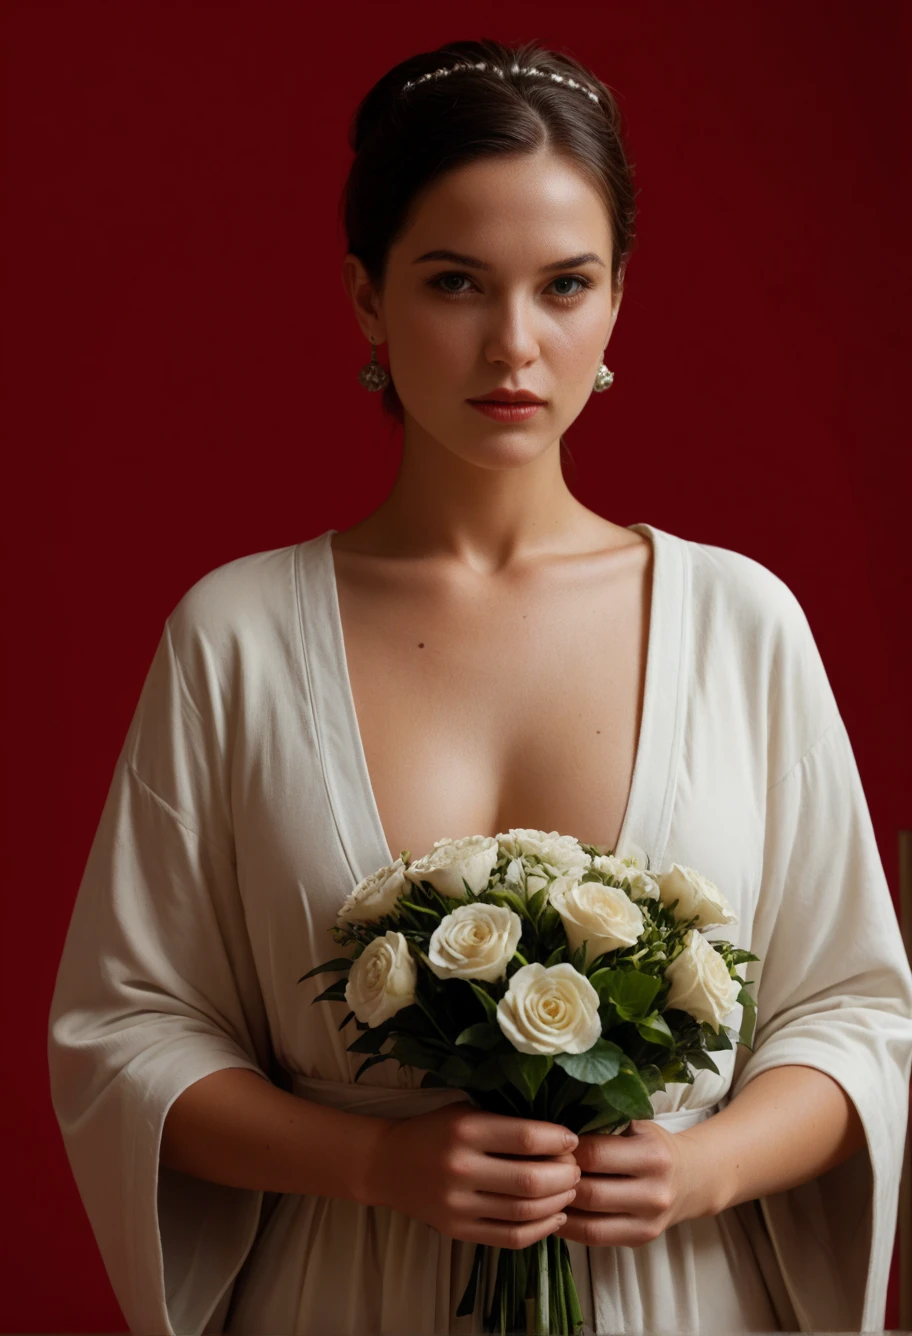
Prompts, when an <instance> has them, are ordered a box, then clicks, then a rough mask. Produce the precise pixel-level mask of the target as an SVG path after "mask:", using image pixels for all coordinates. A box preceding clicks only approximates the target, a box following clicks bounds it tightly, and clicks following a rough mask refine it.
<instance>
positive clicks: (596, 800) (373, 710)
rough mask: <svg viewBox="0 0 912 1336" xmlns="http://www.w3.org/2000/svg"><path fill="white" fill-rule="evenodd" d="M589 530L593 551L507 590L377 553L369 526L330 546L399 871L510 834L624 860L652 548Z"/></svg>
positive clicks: (602, 526) (488, 580)
mask: <svg viewBox="0 0 912 1336" xmlns="http://www.w3.org/2000/svg"><path fill="white" fill-rule="evenodd" d="M592 520H593V523H592V524H591V526H590V525H589V524H588V523H587V524H585V526H581V536H582V535H585V536H587V537H589V538H590V541H591V543H592V547H591V548H590V549H589V550H588V551H584V552H583V553H581V554H576V553H571V554H568V555H561V556H559V557H553V558H550V559H547V558H539V559H531V560H529V561H528V562H523V563H522V564H521V565H519V566H516V567H514V566H513V565H511V566H510V567H508V568H507V569H505V570H502V571H500V572H499V573H497V574H495V575H486V574H484V573H480V572H478V571H473V570H471V569H467V568H466V566H465V565H464V564H462V563H459V562H457V561H455V560H453V559H448V558H446V557H443V556H437V557H434V558H422V559H415V558H401V557H397V556H389V557H387V556H382V557H381V556H378V555H377V546H376V540H375V539H372V528H373V526H372V523H371V521H370V520H368V521H366V522H365V523H364V524H361V525H356V526H355V527H354V528H353V529H350V530H347V531H346V532H344V533H339V534H335V535H333V556H334V561H335V568H336V582H337V588H338V592H339V606H340V614H341V618H342V626H343V631H344V638H345V650H346V658H347V661H348V670H349V676H350V679H351V687H352V695H353V698H354V702H355V707H356V713H357V716H358V724H359V728H360V732H361V738H362V742H363V745H364V753H365V759H366V761H367V766H368V771H369V774H370V778H371V785H372V788H373V791H374V797H375V800H376V803H377V809H378V812H379V814H380V819H381V823H382V825H383V829H384V831H385V833H386V837H387V843H388V846H389V850H390V852H391V854H392V856H393V857H394V858H395V857H396V856H397V855H398V854H399V853H400V852H401V851H402V850H409V851H410V852H411V856H412V858H417V857H420V856H421V855H422V854H424V853H426V852H427V851H428V850H429V849H430V848H431V846H432V845H433V843H434V841H435V840H437V839H441V838H443V837H444V836H446V837H450V838H456V837H457V836H460V835H465V834H473V835H496V834H497V833H498V832H499V831H505V830H508V829H510V827H511V826H527V827H532V828H535V829H543V830H559V831H561V832H565V833H570V834H573V835H575V836H576V837H577V838H578V839H580V840H582V841H584V842H585V843H588V844H607V845H610V846H611V848H614V847H615V845H616V842H617V837H618V835H619V833H620V828H621V822H622V819H623V816H624V811H625V809H626V806H627V799H628V795H629V791H630V781H631V778H632V773H633V765H634V760H635V755H636V745H637V739H638V735H639V724H640V718H641V715H642V707H643V687H644V674H645V664H646V645H647V637H648V630H649V602H650V592H649V591H650V584H651V578H652V545H651V544H650V542H649V541H648V539H646V538H644V537H642V536H641V535H640V534H637V533H635V532H634V533H631V532H630V531H629V530H627V529H624V528H620V527H619V526H615V525H609V524H607V523H606V522H604V521H601V520H599V519H598V517H596V516H593V517H592ZM419 776H420V782H416V778H417V777H419Z"/></svg>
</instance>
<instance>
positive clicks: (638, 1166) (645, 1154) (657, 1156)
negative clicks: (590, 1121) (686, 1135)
mask: <svg viewBox="0 0 912 1336" xmlns="http://www.w3.org/2000/svg"><path fill="white" fill-rule="evenodd" d="M573 1155H574V1159H575V1160H576V1162H577V1164H578V1165H579V1167H580V1168H581V1169H582V1170H583V1172H584V1173H594V1174H643V1173H648V1172H649V1171H651V1170H652V1171H654V1170H656V1169H658V1168H659V1166H660V1165H662V1164H663V1163H665V1161H666V1159H667V1148H666V1147H665V1145H664V1144H663V1143H662V1141H661V1140H659V1139H657V1138H656V1136H655V1134H654V1132H644V1133H640V1134H636V1133H635V1134H634V1135H633V1136H629V1137H628V1136H604V1135H599V1134H597V1133H592V1134H587V1135H585V1136H582V1137H580V1143H579V1145H578V1146H577V1148H576V1150H575V1151H574V1152H573Z"/></svg>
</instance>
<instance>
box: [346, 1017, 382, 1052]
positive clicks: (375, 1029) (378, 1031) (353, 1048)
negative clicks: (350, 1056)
mask: <svg viewBox="0 0 912 1336" xmlns="http://www.w3.org/2000/svg"><path fill="white" fill-rule="evenodd" d="M388 1038H389V1029H388V1028H387V1026H386V1024H385V1023H384V1024H383V1025H376V1026H372V1027H371V1028H370V1029H368V1030H365V1031H364V1033H363V1034H361V1035H359V1036H358V1038H357V1039H356V1040H355V1041H354V1043H353V1044H349V1046H348V1048H347V1049H346V1052H347V1053H379V1052H380V1049H381V1048H382V1047H383V1045H384V1044H385V1043H386V1041H387V1039H388Z"/></svg>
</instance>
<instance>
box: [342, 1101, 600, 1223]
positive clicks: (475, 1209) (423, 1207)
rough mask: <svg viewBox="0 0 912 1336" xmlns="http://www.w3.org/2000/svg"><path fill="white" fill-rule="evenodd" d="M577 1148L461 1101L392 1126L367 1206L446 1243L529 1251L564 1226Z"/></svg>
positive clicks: (533, 1124)
mask: <svg viewBox="0 0 912 1336" xmlns="http://www.w3.org/2000/svg"><path fill="white" fill-rule="evenodd" d="M568 1137H572V1141H571V1142H570V1143H569V1144H568V1141H567V1138H568ZM578 1144H579V1138H578V1137H576V1136H574V1135H573V1134H572V1133H571V1132H569V1130H568V1129H567V1128H565V1127H561V1126H560V1125H559V1124H557V1123H549V1122H543V1121H541V1120H539V1119H535V1118H519V1117H511V1116H507V1115H504V1114H500V1113H486V1112H484V1111H483V1110H481V1109H478V1108H476V1106H475V1105H474V1104H471V1103H469V1102H468V1101H465V1100H462V1101H459V1102H458V1103H456V1102H454V1103H452V1104H446V1105H444V1106H443V1107H442V1108H439V1109H435V1110H433V1111H432V1112H430V1113H421V1114H417V1115H416V1116H415V1117H413V1118H399V1119H396V1118H391V1119H389V1121H388V1126H387V1128H386V1131H385V1134H384V1135H383V1136H382V1137H381V1138H380V1140H379V1144H378V1154H377V1157H376V1161H375V1163H374V1164H373V1165H372V1167H371V1174H372V1176H371V1183H370V1189H369V1192H368V1199H369V1201H370V1203H371V1204H372V1205H383V1206H390V1207H392V1208H393V1209H395V1210H397V1211H402V1212H403V1213H404V1214H405V1215H410V1216H414V1217H416V1218H417V1219H419V1220H423V1221H425V1223H426V1224H428V1225H431V1226H433V1228H434V1229H437V1230H439V1231H440V1232H441V1233H442V1234H447V1235H449V1237H450V1238H453V1239H464V1240H466V1241H467V1242H469V1243H487V1244H491V1245H493V1246H495V1247H500V1248H528V1247H529V1246H530V1245H531V1244H533V1243H537V1242H538V1240H539V1239H542V1238H544V1237H545V1236H546V1235H548V1234H552V1233H553V1232H554V1231H555V1230H556V1229H560V1227H561V1225H562V1224H563V1222H564V1219H565V1218H566V1217H561V1216H560V1213H561V1212H562V1211H563V1209H564V1207H566V1206H568V1205H569V1204H570V1202H572V1200H573V1198H574V1197H575V1196H576V1192H575V1186H576V1184H577V1182H578V1181H579V1178H580V1170H579V1168H578V1166H577V1163H576V1160H575V1159H574V1157H573V1153H572V1152H573V1149H574V1148H575V1147H576V1146H577V1145H578ZM536 1157H540V1158H536Z"/></svg>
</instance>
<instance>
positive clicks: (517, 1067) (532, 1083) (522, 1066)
mask: <svg viewBox="0 0 912 1336" xmlns="http://www.w3.org/2000/svg"><path fill="white" fill-rule="evenodd" d="M553 1062H554V1059H553V1058H552V1057H551V1056H550V1054H547V1053H516V1052H513V1053H505V1054H504V1055H503V1057H502V1058H501V1063H502V1065H503V1070H504V1073H505V1075H506V1077H507V1080H508V1081H509V1082H510V1084H511V1085H514V1086H515V1087H516V1089H517V1090H518V1091H519V1093H520V1094H521V1095H525V1097H526V1099H528V1100H529V1102H530V1103H531V1102H532V1100H533V1099H534V1098H535V1096H536V1095H537V1094H538V1087H539V1086H540V1085H541V1083H542V1081H544V1079H545V1077H546V1076H547V1075H548V1072H549V1071H550V1070H551V1066H552V1064H553Z"/></svg>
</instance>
